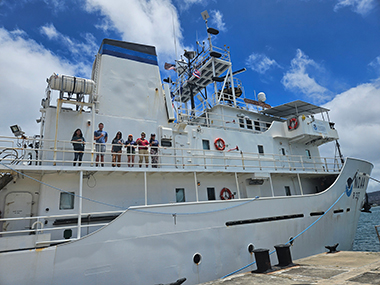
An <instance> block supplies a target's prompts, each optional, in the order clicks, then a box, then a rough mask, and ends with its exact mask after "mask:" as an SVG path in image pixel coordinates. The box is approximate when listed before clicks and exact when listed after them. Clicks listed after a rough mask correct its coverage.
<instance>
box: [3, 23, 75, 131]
mask: <svg viewBox="0 0 380 285" xmlns="http://www.w3.org/2000/svg"><path fill="white" fill-rule="evenodd" d="M80 69H81V68H80V67H79V66H73V65H71V64H69V63H67V62H64V61H62V60H60V59H59V58H57V57H56V56H54V55H53V54H52V53H51V52H50V51H48V50H46V49H45V48H44V47H43V46H41V45H39V44H38V43H36V42H35V41H34V40H31V39H29V38H28V37H27V35H26V33H25V32H23V31H20V30H16V31H13V32H9V31H7V30H5V29H4V28H0V86H1V104H0V106H1V122H2V124H1V125H0V133H1V134H9V135H10V136H11V135H12V133H11V131H10V129H9V126H10V125H14V124H19V125H20V126H21V127H22V129H23V130H24V131H26V134H27V135H33V134H38V133H39V125H37V123H36V121H35V120H36V118H39V117H40V112H39V108H40V102H41V99H42V98H43V97H44V95H45V94H44V91H45V88H46V86H47V84H46V81H45V78H47V77H49V76H50V75H51V74H52V73H53V72H56V73H60V74H70V75H75V73H76V71H77V70H80Z"/></svg>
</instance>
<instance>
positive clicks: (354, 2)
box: [334, 0, 376, 16]
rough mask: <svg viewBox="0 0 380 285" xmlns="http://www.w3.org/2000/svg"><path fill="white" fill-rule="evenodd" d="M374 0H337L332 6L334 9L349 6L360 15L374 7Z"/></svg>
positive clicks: (365, 13)
mask: <svg viewBox="0 0 380 285" xmlns="http://www.w3.org/2000/svg"><path fill="white" fill-rule="evenodd" d="M375 1H376V0H338V3H337V4H336V5H335V7H334V11H335V12H337V11H338V10H339V9H341V8H344V7H351V9H352V10H353V11H354V12H355V13H358V14H360V15H362V16H365V15H367V14H368V13H369V12H370V11H372V9H373V8H375Z"/></svg>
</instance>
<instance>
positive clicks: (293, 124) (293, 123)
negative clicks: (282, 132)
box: [288, 118, 298, 130]
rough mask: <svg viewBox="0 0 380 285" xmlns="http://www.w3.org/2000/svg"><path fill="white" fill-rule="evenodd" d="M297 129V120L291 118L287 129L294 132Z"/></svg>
mask: <svg viewBox="0 0 380 285" xmlns="http://www.w3.org/2000/svg"><path fill="white" fill-rule="evenodd" d="M297 128H298V119H297V118H291V119H289V120H288V129H289V130H295V129H297Z"/></svg>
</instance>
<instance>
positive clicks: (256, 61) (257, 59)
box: [246, 53, 280, 74]
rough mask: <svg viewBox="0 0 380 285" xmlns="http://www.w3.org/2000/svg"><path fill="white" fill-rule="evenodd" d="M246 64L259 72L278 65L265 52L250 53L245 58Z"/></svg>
mask: <svg viewBox="0 0 380 285" xmlns="http://www.w3.org/2000/svg"><path fill="white" fill-rule="evenodd" d="M246 64H247V65H248V66H249V68H251V69H252V70H253V71H256V72H258V73H260V74H264V73H265V72H267V71H268V70H269V69H271V68H275V67H280V65H279V64H278V63H277V62H276V61H275V60H274V59H270V58H269V57H267V56H266V55H265V54H260V53H252V54H251V55H250V56H249V57H248V59H247V60H246Z"/></svg>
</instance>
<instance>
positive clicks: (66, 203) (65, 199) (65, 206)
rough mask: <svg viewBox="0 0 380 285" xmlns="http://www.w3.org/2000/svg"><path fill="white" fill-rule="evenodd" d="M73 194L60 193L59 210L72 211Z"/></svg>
mask: <svg viewBox="0 0 380 285" xmlns="http://www.w3.org/2000/svg"><path fill="white" fill-rule="evenodd" d="M74 197H75V196H74V192H61V194H60V196H59V209H60V210H72V209H74Z"/></svg>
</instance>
